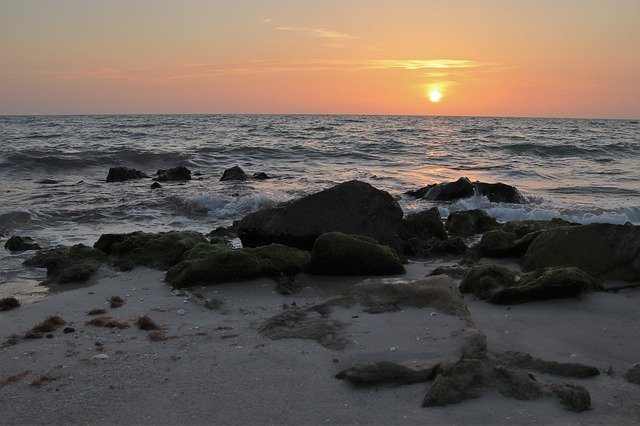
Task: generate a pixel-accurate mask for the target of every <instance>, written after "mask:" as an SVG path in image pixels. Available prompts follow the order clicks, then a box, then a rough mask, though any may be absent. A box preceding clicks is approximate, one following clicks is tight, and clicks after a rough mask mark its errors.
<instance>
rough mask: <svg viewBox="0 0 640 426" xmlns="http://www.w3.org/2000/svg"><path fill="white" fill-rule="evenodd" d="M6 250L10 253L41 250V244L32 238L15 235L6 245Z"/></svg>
mask: <svg viewBox="0 0 640 426" xmlns="http://www.w3.org/2000/svg"><path fill="white" fill-rule="evenodd" d="M4 248H6V249H7V250H9V251H26V250H40V244H38V243H36V242H35V241H33V239H32V238H31V237H20V236H18V235H14V236H12V237H11V238H9V239H8V240H7V242H6V243H4Z"/></svg>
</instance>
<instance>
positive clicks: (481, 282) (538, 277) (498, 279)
mask: <svg viewBox="0 0 640 426" xmlns="http://www.w3.org/2000/svg"><path fill="white" fill-rule="evenodd" d="M601 289H602V286H601V285H600V284H598V283H597V282H596V281H595V280H594V279H593V278H592V277H590V276H589V275H587V274H586V273H584V272H583V271H581V270H580V269H577V268H572V267H568V268H563V267H551V268H544V269H540V270H537V271H534V272H530V273H524V274H522V273H518V272H517V271H514V270H512V269H509V268H506V267H504V266H500V265H491V264H489V265H478V266H475V267H473V268H471V269H470V270H469V271H468V272H467V273H466V274H465V276H464V278H463V279H462V282H461V283H460V291H461V292H462V293H473V294H474V295H475V296H477V297H478V298H480V299H482V300H486V301H487V302H490V303H497V304H515V303H524V302H531V301H536V300H545V299H555V298H563V297H574V296H579V295H581V294H583V293H586V292H588V291H597V290H601Z"/></svg>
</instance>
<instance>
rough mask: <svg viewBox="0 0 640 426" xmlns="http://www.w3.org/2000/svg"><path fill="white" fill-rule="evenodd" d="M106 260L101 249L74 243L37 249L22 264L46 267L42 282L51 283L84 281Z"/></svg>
mask: <svg viewBox="0 0 640 426" xmlns="http://www.w3.org/2000/svg"><path fill="white" fill-rule="evenodd" d="M106 261H107V256H106V255H105V254H104V253H103V252H102V251H100V250H97V249H94V248H91V247H89V246H86V245H84V244H76V245H74V246H71V247H69V246H58V247H53V248H50V249H45V250H39V251H38V252H37V253H36V254H35V256H33V257H32V258H30V259H27V260H26V261H25V262H24V264H25V265H27V266H35V267H37V268H47V279H46V280H45V281H44V282H43V283H42V284H45V285H51V284H67V283H80V282H85V281H87V280H89V278H91V276H92V275H93V274H95V273H96V272H97V271H98V269H99V268H100V266H101V265H102V264H104V263H105V262H106Z"/></svg>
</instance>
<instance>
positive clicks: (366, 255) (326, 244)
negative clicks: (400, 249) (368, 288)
mask: <svg viewBox="0 0 640 426" xmlns="http://www.w3.org/2000/svg"><path fill="white" fill-rule="evenodd" d="M309 271H310V272H311V273H313V274H316V275H393V274H401V273H404V266H402V262H401V261H400V258H399V257H398V255H397V254H396V253H395V252H394V251H393V249H391V248H390V247H388V246H384V245H382V244H379V243H377V242H376V241H375V240H374V239H373V238H371V237H366V236H363V235H353V234H345V233H342V232H328V233H325V234H322V235H320V236H319V237H318V239H317V240H316V242H315V244H314V246H313V251H312V252H311V263H310V265H309Z"/></svg>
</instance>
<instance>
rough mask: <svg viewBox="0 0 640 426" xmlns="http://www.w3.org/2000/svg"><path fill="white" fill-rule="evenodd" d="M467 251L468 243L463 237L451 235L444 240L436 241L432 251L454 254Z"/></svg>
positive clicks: (457, 254)
mask: <svg viewBox="0 0 640 426" xmlns="http://www.w3.org/2000/svg"><path fill="white" fill-rule="evenodd" d="M465 251H467V245H466V244H465V242H464V240H463V239H462V237H451V238H447V239H446V240H444V241H436V243H435V244H434V245H433V248H432V249H431V252H432V253H437V254H451V255H454V256H459V255H461V254H464V252H465Z"/></svg>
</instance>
